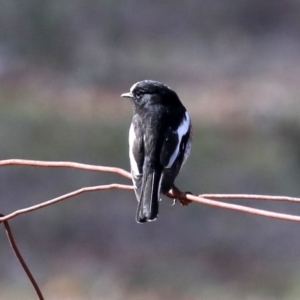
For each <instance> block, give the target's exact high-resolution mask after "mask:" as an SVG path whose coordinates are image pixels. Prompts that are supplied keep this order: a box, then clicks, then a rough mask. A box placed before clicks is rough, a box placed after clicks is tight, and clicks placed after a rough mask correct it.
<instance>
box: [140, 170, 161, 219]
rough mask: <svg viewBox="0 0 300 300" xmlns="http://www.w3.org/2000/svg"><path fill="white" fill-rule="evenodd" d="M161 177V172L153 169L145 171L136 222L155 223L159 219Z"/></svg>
mask: <svg viewBox="0 0 300 300" xmlns="http://www.w3.org/2000/svg"><path fill="white" fill-rule="evenodd" d="M160 177H161V171H157V170H154V169H152V168H146V170H144V174H143V183H142V190H141V194H140V201H139V204H138V208H137V212H136V221H137V222H138V223H145V222H150V221H154V220H156V218H157V215H158V201H159V197H160V188H159V181H160Z"/></svg>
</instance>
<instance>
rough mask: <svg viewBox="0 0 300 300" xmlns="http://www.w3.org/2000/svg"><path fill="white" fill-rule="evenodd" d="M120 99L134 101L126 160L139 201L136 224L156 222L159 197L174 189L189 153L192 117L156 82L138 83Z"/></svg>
mask: <svg viewBox="0 0 300 300" xmlns="http://www.w3.org/2000/svg"><path fill="white" fill-rule="evenodd" d="M121 97H125V98H130V99H131V100H132V102H133V111H134V114H133V118H132V122H131V125H130V129H129V159H130V167H131V175H132V181H133V186H134V191H135V195H136V198H137V200H138V207H137V212H136V221H137V223H146V222H151V221H155V220H156V219H157V216H158V209H159V201H160V197H161V194H167V193H168V191H169V190H170V189H171V188H175V185H174V180H175V178H176V176H177V175H178V173H179V171H180V169H181V167H182V165H183V164H184V163H185V161H186V160H187V158H188V156H189V154H190V150H191V139H192V125H191V118H190V115H189V114H188V112H187V110H186V109H185V107H184V106H183V104H182V103H181V101H180V99H179V97H178V95H177V94H176V93H175V92H174V91H173V90H172V89H171V88H169V87H168V86H166V85H164V84H163V83H161V82H159V81H154V80H143V81H139V82H137V83H135V84H134V85H133V86H132V87H131V88H130V91H129V92H128V93H124V94H122V95H121Z"/></svg>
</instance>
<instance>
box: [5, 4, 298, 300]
mask: <svg viewBox="0 0 300 300" xmlns="http://www.w3.org/2000/svg"><path fill="white" fill-rule="evenodd" d="M299 9H300V5H299V3H298V1H296V0H294V1H292V0H291V1H285V2H282V1H274V0H273V1H250V0H242V1H238V2H236V1H232V0H229V1H219V0H213V1H185V2H184V4H183V3H180V2H178V3H174V2H171V1H166V0H164V1H148V2H146V1H123V2H121V1H95V0H88V1H82V0H78V1H69V0H67V1H57V0H53V1H46V0H39V1H37V0H28V1H25V2H24V1H23V2H21V1H15V0H3V1H2V2H1V10H0V138H1V139H0V140H1V143H0V157H1V159H7V158H28V159H40V160H70V161H78V162H83V163H92V164H99V165H112V166H119V167H122V168H126V169H128V167H129V162H128V153H127V134H128V127H129V124H130V118H131V106H130V102H129V101H128V100H124V99H120V98H119V95H120V94H121V92H124V91H127V90H128V89H129V88H130V86H131V85H132V84H133V83H134V82H136V81H138V80H141V79H145V78H152V79H157V80H161V81H163V82H165V83H167V84H168V85H170V86H171V87H173V88H174V89H175V90H176V91H178V93H179V95H180V97H181V99H182V101H183V102H184V103H185V104H186V107H187V108H188V110H189V111H190V112H191V114H192V118H193V124H194V141H193V149H192V155H191V157H190V159H189V161H188V162H187V164H186V166H185V167H184V168H183V169H182V172H181V174H180V176H179V177H178V179H177V183H178V186H180V187H181V188H182V189H186V190H191V191H193V192H195V193H256V194H273V195H281V194H282V195H290V196H299V195H300V185H299V180H298V178H299V174H300V146H299V145H300V144H299V138H300V121H299V115H300V105H299V95H300V87H299V79H300V72H299V70H300V51H299V50H300V41H299V32H298V31H299V30H298V29H299V26H300V11H299ZM111 182H122V183H128V181H127V180H126V179H124V178H120V177H119V176H117V175H113V174H101V173H100V174H98V173H93V172H86V171H79V170H67V169H62V170H60V169H43V168H29V167H3V168H0V187H1V200H0V212H1V213H9V212H11V211H13V210H15V209H18V208H22V207H26V206H28V205H32V204H36V203H39V202H41V201H44V200H47V199H50V198H53V197H56V196H59V195H61V194H63V193H67V192H70V191H72V190H74V189H77V188H81V187H83V186H92V185H98V184H104V183H111ZM242 203H243V204H246V205H255V206H257V207H260V208H264V209H270V210H276V211H281V212H287V213H293V214H300V207H299V206H298V205H296V204H285V203H260V202H253V201H243V202H242ZM135 210H136V201H135V199H134V195H133V194H132V193H131V192H122V191H107V192H98V193H91V194H85V195H81V196H79V197H76V198H74V199H70V200H68V201H65V202H63V203H60V204H57V205H54V206H51V207H48V208H45V209H43V210H39V211H36V212H33V213H30V214H27V215H23V216H20V217H18V218H16V219H15V220H13V221H12V222H11V225H12V229H13V230H14V232H15V236H16V240H17V242H18V244H19V245H20V250H21V252H22V253H23V254H24V257H25V259H26V261H27V262H28V264H29V266H30V267H31V269H32V271H33V273H34V274H35V276H36V277H37V279H38V282H39V283H40V285H41V288H42V290H43V291H44V294H45V296H46V298H47V299H112V300H114V299H154V300H158V299H175V300H176V299H188V300H190V299H191V300H193V299H202V300H203V299H204V300H205V299H222V300H224V299H225V300H226V299H230V300H235V299H255V300H261V299H264V300H265V299H272V300H273V299H280V300H292V299H298V298H299V295H300V291H299V287H298V286H299V285H298V281H299V276H300V272H299V265H300V253H299V250H298V249H299V246H300V245H299V238H298V231H299V225H298V224H294V223H290V222H283V221H276V220H271V219H264V218H262V217H255V216H248V215H245V214H242V213H237V212H229V211H225V210H221V209H216V208H211V207H206V206H203V205H197V204H192V205H190V206H188V207H184V208H182V207H180V206H179V205H176V206H175V207H171V201H170V200H168V199H165V198H164V200H163V201H162V204H161V212H160V216H159V219H158V221H157V222H154V223H151V224H146V225H144V226H141V225H137V224H136V223H135V222H134V215H135ZM0 240H1V255H0V270H1V271H0V290H1V297H0V298H1V299H2V298H3V299H32V298H33V292H32V290H31V287H30V286H29V284H28V280H27V278H26V277H25V275H24V274H23V271H22V270H21V268H20V266H19V265H18V264H17V262H16V261H15V258H14V256H13V254H12V253H11V251H10V249H9V246H8V244H7V242H6V238H5V233H4V231H0Z"/></svg>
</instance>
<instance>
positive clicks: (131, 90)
mask: <svg viewBox="0 0 300 300" xmlns="http://www.w3.org/2000/svg"><path fill="white" fill-rule="evenodd" d="M140 82H141V81H138V82H137V83H135V84H134V85H133V86H132V87H131V88H130V93H132V92H133V90H134V89H135V88H136V86H137V85H138V84H139V83H140Z"/></svg>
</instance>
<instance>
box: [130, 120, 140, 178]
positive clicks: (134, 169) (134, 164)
mask: <svg viewBox="0 0 300 300" xmlns="http://www.w3.org/2000/svg"><path fill="white" fill-rule="evenodd" d="M134 141H135V132H134V127H133V124H132V123H131V126H130V129H129V159H130V167H131V171H132V172H133V175H135V176H136V175H139V174H140V172H139V168H138V165H137V162H136V161H135V159H134V156H133V152H132V150H133V144H134Z"/></svg>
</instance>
